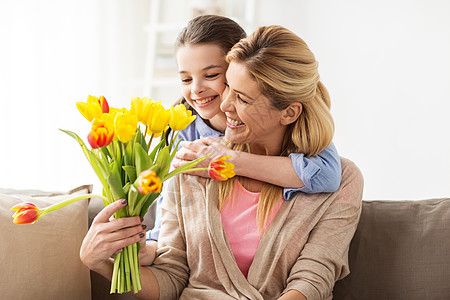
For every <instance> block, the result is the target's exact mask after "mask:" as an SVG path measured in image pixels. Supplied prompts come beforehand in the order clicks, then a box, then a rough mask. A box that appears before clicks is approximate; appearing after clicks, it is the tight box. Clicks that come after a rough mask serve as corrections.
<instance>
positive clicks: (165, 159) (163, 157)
mask: <svg viewBox="0 0 450 300" xmlns="http://www.w3.org/2000/svg"><path fill="white" fill-rule="evenodd" d="M171 162H172V160H170V149H169V146H166V147H164V148H163V149H162V150H161V151H159V153H158V156H157V157H156V162H155V165H156V166H158V171H155V172H156V173H157V174H158V176H159V178H163V177H164V176H166V174H167V172H169V168H170V163H171Z"/></svg>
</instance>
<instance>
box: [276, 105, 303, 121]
mask: <svg viewBox="0 0 450 300" xmlns="http://www.w3.org/2000/svg"><path fill="white" fill-rule="evenodd" d="M302 110H303V106H302V104H301V103H300V102H294V103H291V104H290V105H289V106H288V107H287V108H285V109H284V110H283V112H282V114H281V120H280V122H281V125H289V124H291V123H294V122H295V121H296V120H297V119H298V117H300V114H301V113H302Z"/></svg>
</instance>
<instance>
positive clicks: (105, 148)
mask: <svg viewBox="0 0 450 300" xmlns="http://www.w3.org/2000/svg"><path fill="white" fill-rule="evenodd" d="M100 151H102V155H103V156H105V157H108V158H111V154H110V153H109V151H108V148H107V147H101V148H100Z"/></svg>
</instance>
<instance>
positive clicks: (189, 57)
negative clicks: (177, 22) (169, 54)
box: [176, 44, 228, 120]
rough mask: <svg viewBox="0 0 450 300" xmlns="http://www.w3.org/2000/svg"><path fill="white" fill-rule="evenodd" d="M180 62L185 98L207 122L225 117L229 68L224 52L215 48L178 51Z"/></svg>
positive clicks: (195, 46)
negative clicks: (224, 99) (226, 76)
mask: <svg viewBox="0 0 450 300" xmlns="http://www.w3.org/2000/svg"><path fill="white" fill-rule="evenodd" d="M176 58H177V64H178V74H179V76H180V80H181V91H182V94H183V97H184V98H185V99H186V100H187V101H188V102H189V104H190V105H191V106H192V107H193V108H194V109H195V110H196V111H197V112H198V114H199V115H200V116H201V117H202V118H203V119H207V120H210V119H212V118H213V117H214V116H216V115H217V114H219V113H222V112H221V111H220V103H221V98H222V93H223V91H224V89H225V81H226V79H225V72H226V70H227V67H228V64H227V62H226V61H225V53H224V52H223V50H222V49H221V48H220V47H219V46H217V45H214V44H200V45H187V46H182V47H180V48H179V49H178V51H177V55H176Z"/></svg>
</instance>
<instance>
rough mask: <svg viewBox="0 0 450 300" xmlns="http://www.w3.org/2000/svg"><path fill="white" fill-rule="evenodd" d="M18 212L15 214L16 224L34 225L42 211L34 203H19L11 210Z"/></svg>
mask: <svg viewBox="0 0 450 300" xmlns="http://www.w3.org/2000/svg"><path fill="white" fill-rule="evenodd" d="M11 210H13V211H14V210H15V211H16V212H15V213H14V214H13V216H12V217H13V218H14V221H13V222H14V224H32V223H34V222H35V221H36V220H37V218H38V217H39V214H40V210H39V208H37V206H36V205H34V204H33V203H29V202H25V203H19V204H17V205H15V206H13V207H12V208H11Z"/></svg>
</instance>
